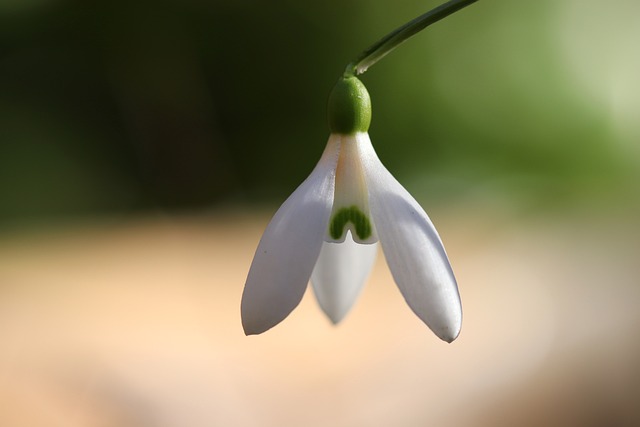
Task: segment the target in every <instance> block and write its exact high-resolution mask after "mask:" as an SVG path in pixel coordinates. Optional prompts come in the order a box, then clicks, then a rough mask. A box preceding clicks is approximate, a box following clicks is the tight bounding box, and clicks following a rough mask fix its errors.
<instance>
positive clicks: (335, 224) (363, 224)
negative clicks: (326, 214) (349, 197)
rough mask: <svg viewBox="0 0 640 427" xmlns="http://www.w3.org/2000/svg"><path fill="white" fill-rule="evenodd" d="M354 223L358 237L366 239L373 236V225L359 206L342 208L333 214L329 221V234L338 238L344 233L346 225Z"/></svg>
mask: <svg viewBox="0 0 640 427" xmlns="http://www.w3.org/2000/svg"><path fill="white" fill-rule="evenodd" d="M348 223H352V224H353V225H354V227H355V232H356V235H357V236H358V238H360V239H361V240H366V239H368V238H369V237H371V233H372V227H371V222H370V221H369V218H368V217H367V216H366V215H365V214H364V212H362V211H361V210H360V209H359V208H358V207H357V206H349V207H348V208H341V209H340V210H339V211H338V212H336V213H335V214H334V215H333V218H331V222H330V223H329V234H330V235H331V238H333V239H335V240H338V239H340V238H341V237H342V234H343V233H344V227H345V226H346V225H347V224H348Z"/></svg>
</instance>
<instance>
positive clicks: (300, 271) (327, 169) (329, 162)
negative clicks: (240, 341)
mask: <svg viewBox="0 0 640 427" xmlns="http://www.w3.org/2000/svg"><path fill="white" fill-rule="evenodd" d="M339 145H340V144H339V141H335V140H334V139H332V138H330V139H329V142H328V144H327V148H326V149H325V151H324V154H323V155H322V158H321V159H320V162H319V163H318V165H317V166H316V168H315V169H314V170H313V172H312V173H311V175H309V177H308V178H307V179H306V180H305V181H304V182H303V183H302V184H301V185H300V186H299V187H298V188H297V189H296V191H294V193H293V194H292V195H291V196H289V198H288V199H287V200H286V201H285V202H284V204H283V205H282V206H281V207H280V209H278V212H276V214H275V216H274V217H273V219H272V220H271V222H270V223H269V225H268V226H267V228H266V230H265V232H264V235H263V236H262V239H261V240H260V243H259V244H258V249H256V254H255V256H254V258H253V262H252V263H251V268H250V269H249V274H248V277H247V282H246V284H245V287H244V292H243V294H242V303H241V312H242V326H243V328H244V332H245V334H247V335H252V334H260V333H262V332H264V331H266V330H268V329H270V328H272V327H273V326H275V325H277V324H278V323H280V322H281V321H282V320H283V319H284V318H285V317H287V316H288V315H289V313H291V311H292V310H293V309H294V308H296V306H297V305H298V304H299V303H300V300H301V299H302V296H303V295H304V292H305V289H306V287H307V283H308V282H309V278H310V277H311V272H312V271H313V267H314V265H315V264H316V260H317V259H318V255H319V253H320V248H321V247H322V243H323V237H324V235H325V234H326V230H327V227H328V223H329V215H330V214H331V206H332V204H333V193H334V181H335V169H336V162H337V159H338V152H339V148H340V147H339Z"/></svg>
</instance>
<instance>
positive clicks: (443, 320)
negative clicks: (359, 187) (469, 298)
mask: <svg viewBox="0 0 640 427" xmlns="http://www.w3.org/2000/svg"><path fill="white" fill-rule="evenodd" d="M358 145H359V147H360V149H361V151H362V155H363V158H364V159H365V162H366V163H367V166H366V168H365V170H366V173H367V179H368V188H369V196H370V199H369V203H370V208H371V215H372V217H373V221H374V223H375V224H376V228H377V230H378V238H379V239H380V244H381V246H382V250H383V252H384V255H385V258H386V259H387V263H388V264H389V269H390V270H391V274H392V275H393V278H394V280H395V282H396V284H397V285H398V287H399V288H400V292H402V295H403V296H404V299H405V300H406V301H407V303H408V304H409V306H410V307H411V309H412V310H413V311H414V312H415V313H416V314H417V315H418V317H420V319H422V320H423V321H424V322H425V323H426V324H427V325H428V326H429V328H431V330H432V331H433V332H434V333H435V334H436V335H437V336H438V337H440V338H441V339H442V340H444V341H447V342H452V341H453V340H455V339H456V338H457V336H458V334H459V333H460V328H461V326H462V306H461V303H460V295H459V293H458V285H457V283H456V279H455V277H454V275H453V271H452V269H451V265H450V264H449V260H448V258H447V254H446V252H445V250H444V246H443V245H442V241H441V240H440V237H439V236H438V233H437V231H436V229H435V227H434V226H433V224H432V223H431V220H430V219H429V217H428V216H427V214H426V213H425V211H424V210H423V209H422V207H420V205H419V204H418V202H416V201H415V199H414V198H413V197H411V195H410V194H409V193H408V192H407V190H405V189H404V187H402V185H400V183H399V182H398V181H397V180H396V179H395V178H394V177H393V176H392V175H391V173H389V171H388V170H387V169H386V168H385V167H384V165H383V164H382V163H381V162H380V160H379V159H378V156H377V155H376V153H375V151H374V150H373V147H372V146H371V142H370V141H369V138H368V135H366V134H363V135H362V136H361V140H360V141H359V144H358Z"/></svg>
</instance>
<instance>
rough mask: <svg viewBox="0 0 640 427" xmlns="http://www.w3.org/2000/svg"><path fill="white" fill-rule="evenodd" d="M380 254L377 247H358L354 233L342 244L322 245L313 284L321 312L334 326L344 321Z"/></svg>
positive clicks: (325, 243)
mask: <svg viewBox="0 0 640 427" xmlns="http://www.w3.org/2000/svg"><path fill="white" fill-rule="evenodd" d="M377 252H378V245H377V244H369V245H363V244H359V243H355V242H354V241H353V238H352V236H351V232H347V235H346V237H345V239H344V242H342V243H328V242H324V243H323V244H322V249H321V250H320V256H319V258H318V262H317V263H316V266H315V268H314V269H313V273H312V275H311V284H312V286H313V291H314V293H315V295H316V298H317V300H318V303H319V304H320V308H322V310H323V311H324V312H325V313H326V315H327V316H328V317H329V319H331V321H332V322H333V323H338V322H340V321H341V320H342V319H343V318H344V316H345V315H346V314H347V312H348V311H349V309H351V307H352V306H353V304H354V303H355V301H356V299H357V298H358V296H359V295H360V292H361V291H362V287H363V285H364V282H365V281H366V280H367V278H368V277H369V273H370V272H371V268H372V266H373V263H374V262H375V259H376V254H377Z"/></svg>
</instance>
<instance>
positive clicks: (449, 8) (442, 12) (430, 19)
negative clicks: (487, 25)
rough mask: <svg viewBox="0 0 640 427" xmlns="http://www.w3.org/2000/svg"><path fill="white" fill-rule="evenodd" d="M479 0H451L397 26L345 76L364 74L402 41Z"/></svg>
mask: <svg viewBox="0 0 640 427" xmlns="http://www.w3.org/2000/svg"><path fill="white" fill-rule="evenodd" d="M476 1H478V0H450V1H448V2H446V3H444V4H441V5H440V6H438V7H436V8H435V9H432V10H430V11H429V12H427V13H425V14H424V15H420V16H418V17H417V18H415V19H413V20H412V21H409V22H407V23H406V24H404V25H403V26H401V27H399V28H396V29H395V30H393V31H392V32H390V33H389V34H387V35H386V36H384V37H383V38H382V39H380V40H378V41H377V42H376V43H374V44H373V45H372V46H370V47H369V48H368V49H366V50H365V51H364V52H362V53H361V54H360V55H359V56H358V57H357V58H356V59H355V60H354V61H352V62H351V63H350V64H349V65H347V68H346V69H345V71H344V76H345V77H348V76H357V75H359V74H363V73H364V72H365V71H367V69H368V68H369V67H371V66H372V65H373V64H375V63H376V62H378V61H379V60H380V59H382V58H383V57H384V56H385V55H386V54H388V53H389V52H391V51H392V50H393V49H395V48H396V47H398V45H400V44H401V43H402V42H404V41H406V40H407V39H409V38H410V37H412V36H414V35H416V34H417V33H419V32H420V31H422V30H424V29H425V28H427V27H428V26H429V25H431V24H433V23H436V22H438V21H439V20H441V19H442V18H446V17H447V16H449V15H451V14H452V13H454V12H457V11H458V10H460V9H462V8H465V7H467V6H469V5H470V4H471V3H475V2H476Z"/></svg>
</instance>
